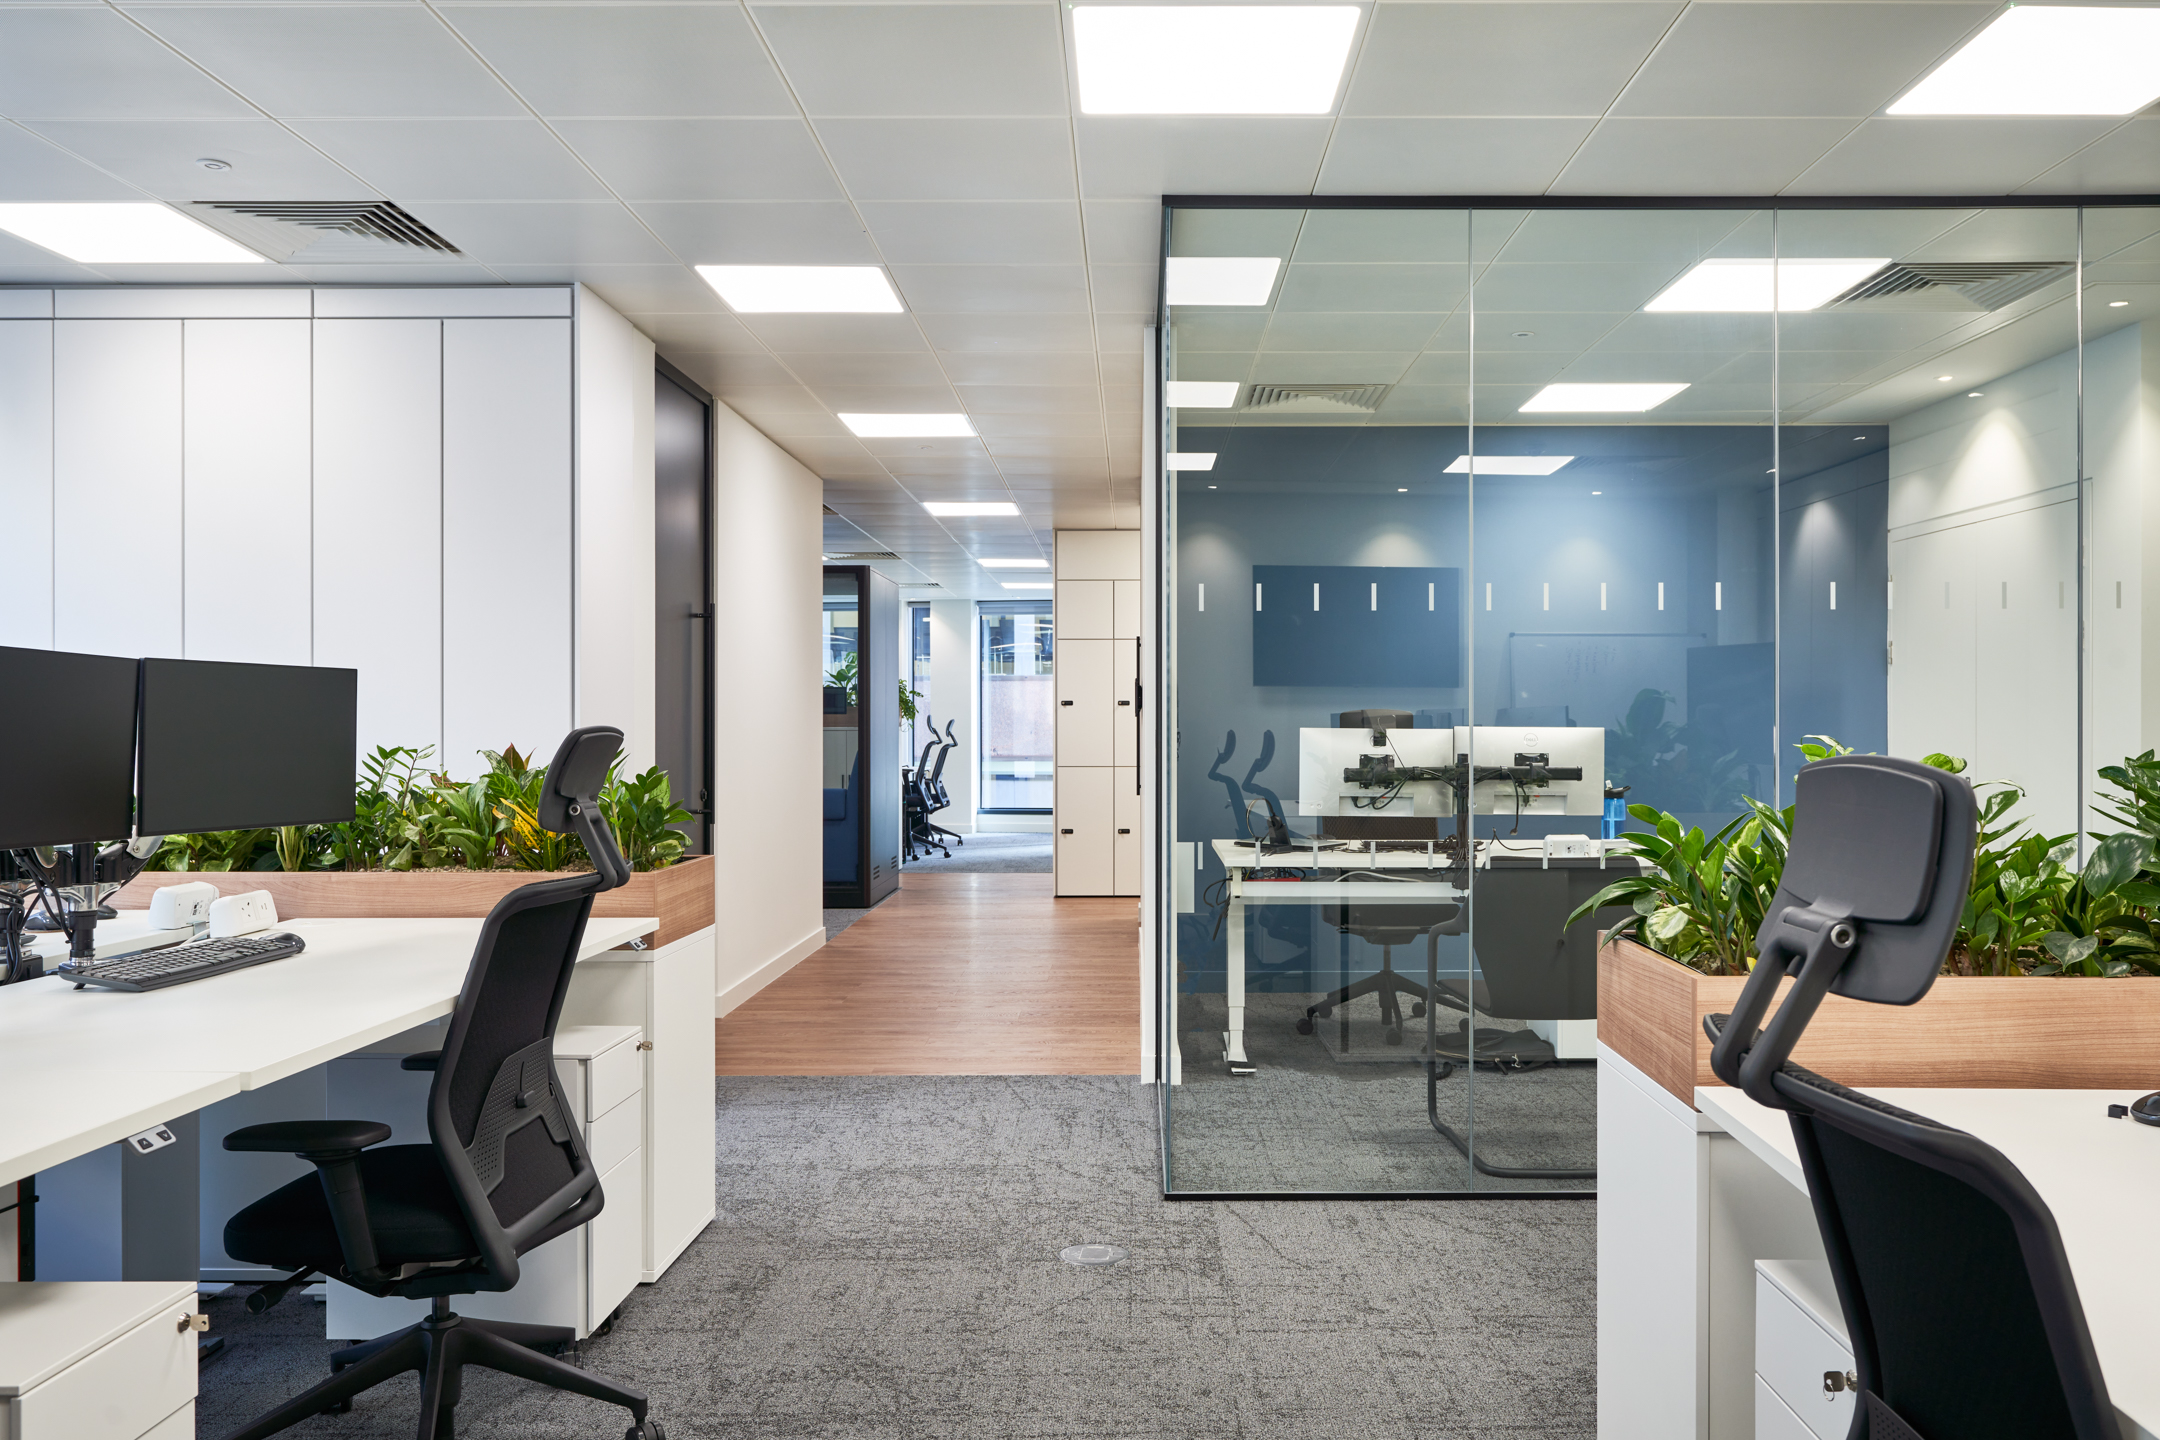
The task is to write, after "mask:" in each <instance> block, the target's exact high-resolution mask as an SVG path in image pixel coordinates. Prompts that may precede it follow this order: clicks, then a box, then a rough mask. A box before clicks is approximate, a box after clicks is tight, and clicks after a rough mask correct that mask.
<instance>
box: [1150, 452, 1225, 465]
mask: <svg viewBox="0 0 2160 1440" xmlns="http://www.w3.org/2000/svg"><path fill="white" fill-rule="evenodd" d="M1163 463H1164V464H1165V465H1167V466H1169V467H1170V468H1171V469H1172V470H1212V469H1214V468H1215V452H1214V451H1212V450H1185V451H1173V452H1171V453H1170V454H1168V455H1165V456H1164V457H1163Z"/></svg>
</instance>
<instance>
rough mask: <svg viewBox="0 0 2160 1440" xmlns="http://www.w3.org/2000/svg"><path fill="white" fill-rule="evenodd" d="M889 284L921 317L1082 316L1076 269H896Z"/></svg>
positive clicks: (1083, 278)
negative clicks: (895, 285)
mask: <svg viewBox="0 0 2160 1440" xmlns="http://www.w3.org/2000/svg"><path fill="white" fill-rule="evenodd" d="M891 270H892V277H893V282H894V283H895V284H897V285H898V286H899V287H900V296H901V298H902V299H903V300H905V301H906V302H907V305H908V308H909V309H910V310H914V311H916V312H917V313H919V314H931V315H936V314H944V315H953V314H963V315H964V314H982V313H988V314H993V315H1025V314H1046V313H1047V314H1059V313H1079V314H1083V315H1084V314H1086V313H1087V310H1088V286H1087V274H1086V272H1085V271H1083V270H1082V269H1081V268H1080V267H1079V266H1077V265H894V266H892V267H891Z"/></svg>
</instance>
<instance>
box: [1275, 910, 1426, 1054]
mask: <svg viewBox="0 0 2160 1440" xmlns="http://www.w3.org/2000/svg"><path fill="white" fill-rule="evenodd" d="M1320 919H1321V920H1322V922H1324V923H1326V924H1328V925H1332V926H1334V927H1335V929H1337V930H1338V931H1340V932H1341V933H1343V934H1345V935H1355V936H1357V937H1358V938H1359V939H1360V940H1363V941H1365V942H1366V943H1367V944H1370V945H1378V946H1379V947H1380V968H1379V969H1378V970H1376V971H1374V972H1373V973H1372V974H1370V975H1367V976H1366V977H1365V978H1364V979H1362V980H1353V981H1351V982H1350V983H1349V984H1348V985H1345V986H1344V987H1343V988H1342V989H1340V990H1335V991H1331V992H1330V993H1328V994H1326V995H1323V996H1321V997H1320V1000H1319V1003H1317V1004H1314V1005H1309V1006H1307V1007H1306V1009H1305V1016H1304V1018H1303V1019H1301V1020H1299V1021H1298V1022H1297V1032H1298V1034H1300V1035H1310V1034H1312V1033H1313V1031H1314V1029H1315V1028H1316V1022H1318V1021H1321V1020H1325V1019H1327V1018H1328V1017H1329V1016H1330V1015H1333V1014H1334V1013H1335V1010H1336V1008H1337V1007H1338V1006H1343V1005H1348V1004H1349V1003H1350V1002H1351V1001H1352V1000H1355V999H1357V998H1359V997H1360V996H1363V995H1377V996H1379V997H1380V1023H1381V1025H1382V1026H1384V1027H1385V1028H1384V1029H1383V1030H1382V1032H1381V1038H1382V1039H1383V1040H1385V1041H1386V1042H1387V1043H1388V1044H1390V1045H1400V1044H1402V1035H1403V1017H1402V1001H1401V999H1400V997H1401V996H1404V995H1412V996H1415V997H1416V1001H1415V1003H1414V1004H1413V1005H1412V1006H1411V1007H1410V1013H1411V1015H1413V1016H1419V1015H1423V1014H1424V1013H1425V1006H1426V1005H1427V1004H1428V1003H1429V1002H1430V1001H1431V1000H1432V995H1433V992H1432V991H1431V990H1430V989H1429V988H1428V987H1426V986H1424V985H1420V984H1418V982H1417V981H1415V980H1412V979H1410V978H1409V977H1407V976H1405V975H1403V974H1401V973H1400V972H1398V971H1397V970H1396V969H1395V947H1396V946H1397V945H1410V944H1414V943H1415V942H1417V941H1418V940H1420V939H1422V940H1424V942H1425V951H1426V957H1425V969H1426V972H1427V974H1428V976H1429V975H1430V974H1431V973H1432V971H1433V970H1434V969H1435V968H1436V967H1437V966H1438V964H1439V958H1438V957H1439V944H1440V941H1439V937H1440V936H1442V935H1460V934H1461V933H1462V907H1461V906H1460V905H1456V904H1453V903H1452V902H1447V901H1436V902H1434V903H1432V904H1427V905H1323V906H1321V907H1320ZM1442 1003H1448V1002H1446V1001H1443V1002H1442ZM1457 1008H1460V1007H1459V1006H1458V1007H1457ZM1341 1044H1342V1047H1343V1048H1344V1049H1345V1050H1347V1049H1349V1048H1350V1017H1349V1016H1348V1015H1347V1014H1346V1015H1344V1017H1343V1021H1342V1040H1341Z"/></svg>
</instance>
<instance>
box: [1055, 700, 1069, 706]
mask: <svg viewBox="0 0 2160 1440" xmlns="http://www.w3.org/2000/svg"><path fill="white" fill-rule="evenodd" d="M1058 704H1060V705H1070V704H1072V701H1070V700H1060V701H1058Z"/></svg>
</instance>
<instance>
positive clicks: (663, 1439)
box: [623, 1420, 667, 1440]
mask: <svg viewBox="0 0 2160 1440" xmlns="http://www.w3.org/2000/svg"><path fill="white" fill-rule="evenodd" d="M623 1440H667V1431H665V1430H663V1429H661V1428H660V1422H659V1421H657V1420H647V1421H645V1422H644V1423H643V1424H642V1425H632V1426H631V1427H630V1428H629V1429H628V1430H625V1431H623Z"/></svg>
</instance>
